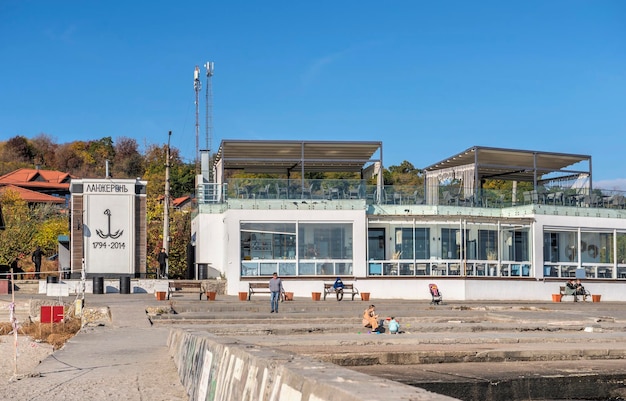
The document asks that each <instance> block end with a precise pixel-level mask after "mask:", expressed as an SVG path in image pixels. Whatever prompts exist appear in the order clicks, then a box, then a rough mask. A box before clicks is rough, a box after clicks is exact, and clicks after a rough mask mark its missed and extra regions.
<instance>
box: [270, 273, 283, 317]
mask: <svg viewBox="0 0 626 401" xmlns="http://www.w3.org/2000/svg"><path fill="white" fill-rule="evenodd" d="M270 292H271V293H272V295H271V297H270V306H271V308H272V311H271V312H270V313H278V299H279V298H280V294H282V292H283V282H282V280H281V279H280V278H278V273H274V274H272V278H271V279H270Z"/></svg>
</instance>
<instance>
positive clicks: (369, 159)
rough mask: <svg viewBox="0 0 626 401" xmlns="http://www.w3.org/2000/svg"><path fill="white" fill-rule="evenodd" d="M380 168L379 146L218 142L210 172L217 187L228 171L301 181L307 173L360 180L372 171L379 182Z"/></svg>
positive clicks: (276, 141)
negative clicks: (358, 177)
mask: <svg viewBox="0 0 626 401" xmlns="http://www.w3.org/2000/svg"><path fill="white" fill-rule="evenodd" d="M376 153H378V156H377V157H376ZM382 165H383V164H382V142H361V141H349V142H346V141H280V140H262V141H254V140H222V143H221V144H220V147H219V149H218V152H217V154H216V155H215V159H214V162H213V169H214V172H215V177H216V182H217V183H223V182H224V173H225V171H228V170H239V171H243V172H246V173H253V174H282V175H286V176H287V177H289V176H290V175H291V173H292V172H299V173H301V177H302V179H304V174H305V173H309V172H353V173H359V174H360V175H361V177H363V176H364V174H365V173H366V172H369V171H370V170H375V171H374V173H373V174H377V173H380V174H378V176H379V179H380V180H381V181H382Z"/></svg>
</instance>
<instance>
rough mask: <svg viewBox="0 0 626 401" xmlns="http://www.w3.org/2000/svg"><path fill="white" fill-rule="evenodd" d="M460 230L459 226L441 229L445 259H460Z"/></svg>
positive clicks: (442, 251)
mask: <svg viewBox="0 0 626 401" xmlns="http://www.w3.org/2000/svg"><path fill="white" fill-rule="evenodd" d="M459 234H460V230H459V229H458V228H442V229H441V256H442V257H443V258H444V259H460V257H461V252H460V242H461V241H460V238H459Z"/></svg>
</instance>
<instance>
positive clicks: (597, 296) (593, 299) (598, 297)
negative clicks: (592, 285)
mask: <svg viewBox="0 0 626 401" xmlns="http://www.w3.org/2000/svg"><path fill="white" fill-rule="evenodd" d="M600 297H602V295H592V296H591V300H592V301H593V302H600Z"/></svg>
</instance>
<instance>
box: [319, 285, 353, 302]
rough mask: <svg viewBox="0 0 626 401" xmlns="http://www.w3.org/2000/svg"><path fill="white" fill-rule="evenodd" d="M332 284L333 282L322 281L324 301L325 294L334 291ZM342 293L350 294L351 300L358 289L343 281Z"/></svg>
mask: <svg viewBox="0 0 626 401" xmlns="http://www.w3.org/2000/svg"><path fill="white" fill-rule="evenodd" d="M333 285H335V283H324V301H325V300H326V295H328V294H334V293H335V288H334V287H333ZM343 293H344V294H352V300H353V301H354V297H355V296H356V295H357V294H358V293H359V290H357V289H356V287H355V286H354V284H352V283H343Z"/></svg>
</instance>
